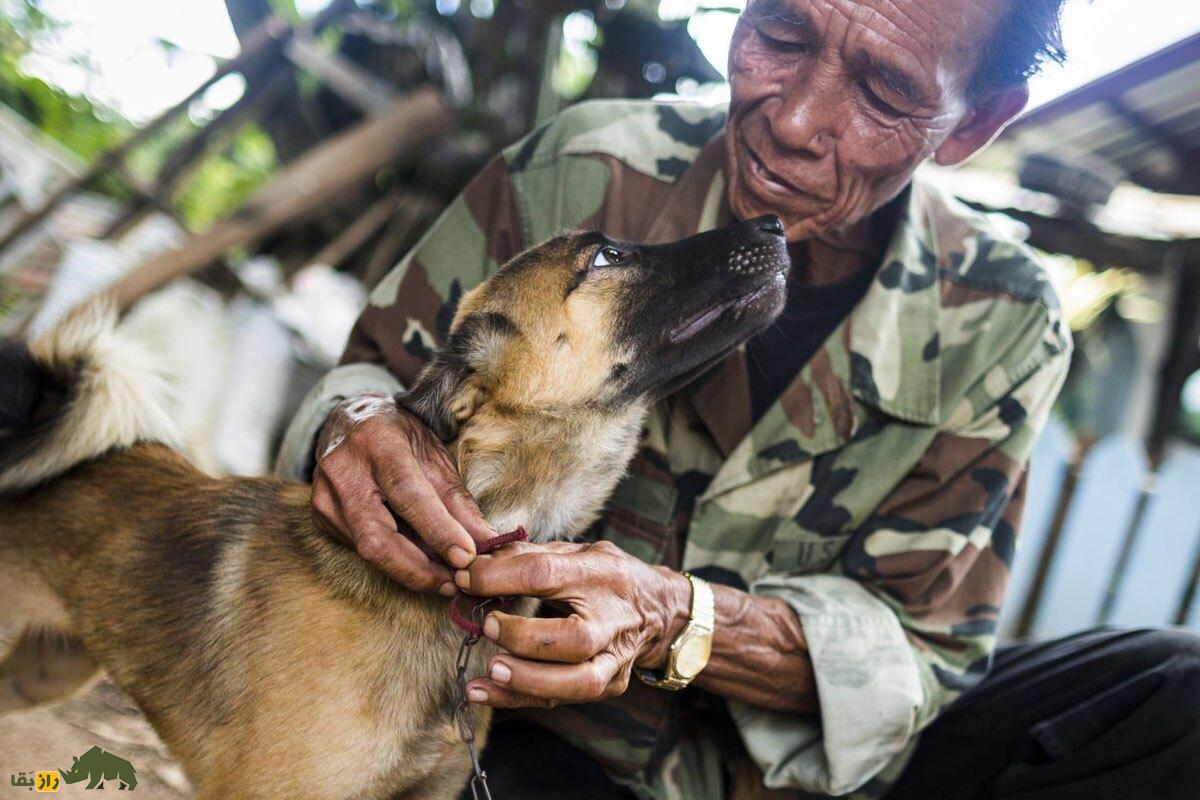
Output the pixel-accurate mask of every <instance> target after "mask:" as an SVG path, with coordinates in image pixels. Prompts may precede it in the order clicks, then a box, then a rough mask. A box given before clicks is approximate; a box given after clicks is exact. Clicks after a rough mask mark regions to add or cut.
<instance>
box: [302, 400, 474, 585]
mask: <svg viewBox="0 0 1200 800" xmlns="http://www.w3.org/2000/svg"><path fill="white" fill-rule="evenodd" d="M312 515H313V520H314V521H315V522H316V524H317V526H318V527H320V528H321V529H322V530H324V531H325V532H327V533H329V534H331V535H333V536H336V537H338V538H340V539H342V540H343V541H345V542H346V543H348V544H350V545H351V546H353V547H354V549H355V550H356V551H358V553H359V555H361V556H362V557H363V558H364V559H366V560H367V561H369V562H371V563H372V564H374V565H375V566H376V567H378V568H379V569H381V570H383V571H384V572H385V573H387V574H388V575H389V576H391V577H392V578H394V579H395V580H397V581H399V582H400V583H402V584H404V585H405V586H407V587H409V588H410V589H414V590H417V591H435V590H436V591H438V592H440V593H441V594H443V595H446V596H450V595H453V594H454V593H455V588H454V583H453V582H452V581H451V576H450V571H449V570H447V569H446V568H445V567H444V566H442V565H440V564H438V563H436V562H435V561H433V560H431V559H430V558H429V557H428V556H427V555H426V554H425V553H424V552H422V550H421V549H420V548H419V547H418V546H417V545H416V544H415V543H414V542H413V541H410V540H409V539H408V537H406V536H404V535H401V534H400V532H399V525H403V524H407V525H408V526H409V527H410V528H411V529H412V532H413V534H414V535H415V536H416V537H417V538H419V539H420V540H421V541H422V542H424V543H425V544H426V545H427V546H428V547H429V548H430V549H431V550H432V551H434V552H436V553H438V554H440V555H441V556H442V558H444V559H445V560H446V562H447V563H449V564H450V565H452V566H453V567H457V568H461V567H465V566H467V565H468V564H470V563H471V560H472V559H473V558H474V557H475V552H476V550H475V545H476V543H477V542H483V541H486V540H488V539H491V538H493V537H494V536H495V535H496V532H495V531H494V530H493V529H492V528H491V526H490V525H488V523H487V522H486V521H485V520H484V519H483V515H482V514H480V512H479V506H478V505H476V504H475V500H474V499H473V498H472V497H471V496H470V494H469V493H468V492H467V490H466V488H465V487H464V486H463V484H462V481H461V480H460V478H459V476H458V471H457V470H456V469H455V467H454V464H453V462H452V461H451V459H450V454H449V453H447V452H446V448H445V447H444V446H443V445H442V443H441V442H440V441H439V440H438V438H437V437H436V436H435V435H434V434H433V433H432V432H431V431H430V430H429V429H428V428H427V427H425V424H424V423H423V422H422V421H421V420H420V419H419V418H417V417H416V416H415V415H413V414H411V413H409V412H408V411H405V410H404V409H401V408H399V407H398V406H397V405H396V402H395V400H394V399H393V398H391V397H388V396H386V395H361V396H358V397H354V398H351V399H349V400H347V401H345V402H344V403H342V404H341V405H339V406H338V407H337V408H335V409H334V410H333V413H331V414H330V415H329V419H328V420H327V421H326V423H325V427H324V428H323V429H322V431H321V436H320V438H319V441H318V442H317V466H316V470H315V471H314V472H313V488H312ZM397 518H399V522H398V520H397Z"/></svg>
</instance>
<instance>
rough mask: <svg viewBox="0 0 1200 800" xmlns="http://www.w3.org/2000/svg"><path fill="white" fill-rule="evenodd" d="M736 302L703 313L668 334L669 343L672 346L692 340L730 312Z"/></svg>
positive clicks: (732, 301)
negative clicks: (726, 312) (714, 321)
mask: <svg viewBox="0 0 1200 800" xmlns="http://www.w3.org/2000/svg"><path fill="white" fill-rule="evenodd" d="M735 302H736V301H734V300H731V301H730V302H728V303H723V304H721V305H719V306H715V307H714V308H710V309H709V310H708V311H703V312H701V313H700V314H698V315H697V316H694V317H692V318H691V319H690V320H688V321H687V322H685V323H683V324H682V325H680V326H679V327H678V328H675V329H674V330H673V331H671V332H670V333H669V334H667V341H669V342H670V343H671V344H679V343H680V342H682V341H683V340H685V339H690V338H691V337H693V336H695V335H696V334H697V333H699V332H700V331H702V330H704V329H705V328H707V327H708V326H709V325H710V324H712V322H713V320H715V319H716V318H717V317H719V316H721V315H722V314H724V313H725V311H726V310H728V308H729V307H730V306H732V305H733V304H734V303H735Z"/></svg>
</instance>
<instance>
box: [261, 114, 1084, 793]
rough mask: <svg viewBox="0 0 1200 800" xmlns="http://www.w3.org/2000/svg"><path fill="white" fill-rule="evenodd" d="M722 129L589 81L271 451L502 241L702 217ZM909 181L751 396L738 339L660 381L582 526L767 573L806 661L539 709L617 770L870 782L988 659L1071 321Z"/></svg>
mask: <svg viewBox="0 0 1200 800" xmlns="http://www.w3.org/2000/svg"><path fill="white" fill-rule="evenodd" d="M723 128H724V109H723V108H720V107H713V106H704V105H698V104H665V103H652V102H641V101H638V102H632V101H615V102H614V101H601V102H593V103H585V104H582V105H579V106H576V107H574V108H572V109H570V110H568V111H567V112H565V113H563V114H562V115H560V116H559V117H558V118H556V119H555V120H552V121H551V122H550V123H549V124H547V125H546V126H544V127H542V128H540V129H538V130H537V131H535V132H533V133H532V134H530V135H529V136H527V137H526V138H525V139H524V140H522V141H520V142H518V143H516V144H514V145H513V146H511V147H509V148H508V149H507V150H505V151H504V153H503V154H502V156H500V157H497V158H496V159H495V160H493V161H492V162H491V164H490V165H489V166H488V167H487V168H486V169H484V171H483V172H482V173H481V174H480V175H479V176H478V177H477V178H476V179H475V181H474V182H472V183H471V185H470V186H469V187H468V188H467V189H466V190H465V191H464V193H463V195H462V196H461V197H459V198H458V199H457V200H456V201H455V202H454V203H453V205H451V206H450V207H449V208H448V209H447V210H446V212H445V213H444V214H443V215H442V217H441V218H440V219H439V220H438V221H437V222H436V223H435V224H434V226H433V227H432V228H431V229H430V230H429V232H428V233H427V234H426V235H425V237H424V238H423V239H422V240H421V241H420V242H419V244H418V245H417V246H416V248H415V249H414V251H413V252H412V253H410V254H409V255H408V256H407V257H406V258H405V259H404V260H403V261H402V262H401V263H400V264H399V265H398V266H397V267H396V268H395V270H393V271H392V272H391V274H389V275H388V276H387V277H386V278H385V279H384V280H383V281H382V282H381V283H380V284H379V286H378V287H376V288H375V290H374V291H373V293H372V295H371V298H370V304H369V306H368V307H367V308H366V310H364V311H363V313H362V315H361V317H360V318H359V320H358V323H357V325H356V327H355V328H354V331H353V333H352V334H351V337H350V341H349V344H348V346H347V348H346V352H345V356H344V358H343V365H342V366H340V367H338V368H337V369H335V370H333V371H332V372H331V373H330V374H329V375H328V376H326V378H325V379H324V380H323V381H322V382H321V383H320V384H319V385H318V386H317V387H316V388H315V389H314V391H313V393H312V394H311V395H310V396H309V398H308V400H307V401H306V403H305V406H304V408H303V409H302V410H301V412H300V414H299V416H298V417H297V419H296V420H295V422H294V423H293V426H292V428H291V430H290V431H289V434H288V436H287V437H286V440H285V443H284V448H283V452H282V454H281V459H280V466H281V469H282V470H283V471H284V472H287V473H290V474H292V475H293V476H295V477H299V478H305V477H307V476H308V474H309V470H310V468H311V460H312V449H313V441H314V439H315V434H316V432H317V429H318V427H319V425H320V424H321V422H322V421H323V420H324V418H325V416H326V415H327V414H328V412H329V410H330V409H331V408H332V406H333V405H335V404H336V403H337V402H339V401H340V400H341V399H342V398H344V397H345V396H347V395H350V394H353V393H355V392H359V391H363V390H385V391H394V390H396V389H398V388H400V387H401V386H402V385H403V384H405V383H407V382H409V381H411V380H412V379H413V377H414V376H415V375H416V374H417V372H418V371H419V370H420V368H421V366H422V364H423V363H424V362H425V360H426V359H427V358H428V357H429V355H430V351H431V349H432V348H433V347H434V346H435V345H436V343H437V342H438V341H439V340H440V339H441V337H442V336H443V335H444V334H445V332H446V327H447V325H448V322H449V320H450V319H451V317H452V314H453V310H454V307H455V304H456V302H457V301H458V299H459V298H460V297H461V295H462V293H463V292H464V291H465V290H467V289H469V288H470V287H471V286H473V285H474V284H476V283H477V282H479V281H481V280H482V279H483V278H484V277H485V276H487V275H488V274H489V273H491V272H492V271H494V270H495V269H496V268H497V267H498V265H500V264H502V263H504V262H505V261H506V260H508V259H509V258H511V257H512V256H514V255H515V254H517V253H518V252H519V251H521V250H522V249H523V248H525V247H527V246H529V245H532V244H536V243H538V242H540V241H541V240H543V239H545V238H547V237H549V236H550V235H552V234H554V233H555V232H558V231H561V230H563V229H570V228H581V227H586V228H598V229H601V230H603V231H604V232H605V233H607V234H609V235H611V236H614V237H616V238H620V239H626V240H630V241H641V242H661V241H670V240H673V239H677V238H682V237H684V236H688V235H690V234H692V233H695V232H697V231H699V230H704V229H707V228H711V227H714V226H715V225H716V224H718V223H719V221H720V220H721V219H722V218H723V215H728V214H729V212H728V210H727V205H726V202H725V179H724V175H723V155H722V141H721V138H722V136H723ZM905 202H906V204H907V208H906V209H905V210H904V211H903V212H902V213H901V215H900V220H899V222H898V223H897V228H896V230H895V233H894V235H893V237H892V240H891V242H890V245H889V246H888V248H887V250H886V254H885V256H884V260H883V263H882V265H881V267H880V269H879V272H878V274H877V277H876V279H875V281H874V283H873V284H872V286H871V287H870V289H869V290H868V292H867V294H866V296H865V297H864V298H863V300H862V301H861V302H860V303H859V305H858V306H857V307H856V308H855V309H854V310H853V311H852V313H851V314H850V316H849V317H848V318H847V319H846V320H845V321H844V322H843V323H842V324H841V326H840V327H839V328H838V329H837V330H836V331H835V333H834V334H833V335H832V336H831V337H830V338H829V340H828V341H827V342H826V343H825V344H824V346H823V347H822V348H821V349H820V350H819V351H818V352H817V353H816V355H814V356H813V358H812V359H811V361H810V362H809V363H808V364H807V365H806V366H805V367H804V368H803V369H802V370H801V372H800V373H799V375H798V376H797V377H796V378H795V379H794V381H793V382H792V383H791V385H790V386H789V387H788V388H787V389H786V391H785V392H784V394H783V395H782V396H781V397H780V398H779V399H778V401H776V402H775V404H774V405H773V406H772V407H771V408H769V409H768V410H767V412H766V413H765V414H764V415H763V416H761V417H760V418H759V419H757V420H752V419H751V416H750V410H749V409H750V401H749V391H748V387H747V373H746V362H745V357H744V353H743V352H736V353H734V354H733V355H731V356H730V357H729V358H727V359H726V360H725V361H724V362H722V363H721V364H720V365H719V366H717V367H716V368H714V369H713V370H712V371H710V372H709V373H708V374H707V375H706V376H704V377H703V378H701V379H700V381H698V382H697V383H695V384H693V385H691V386H689V387H687V388H685V389H683V390H681V391H680V392H678V393H677V394H675V395H674V396H672V397H669V398H667V399H666V400H664V401H663V402H661V403H660V404H658V405H657V406H656V407H655V408H654V409H653V411H652V413H651V416H650V418H649V421H648V423H647V426H646V430H645V433H644V438H643V444H642V447H641V450H640V452H639V454H638V456H637V457H636V459H635V461H634V463H633V464H632V466H631V469H630V473H629V475H628V476H627V478H626V479H625V480H624V481H623V482H622V483H621V484H620V486H619V487H618V489H617V490H616V492H615V494H614V495H613V497H612V499H611V501H610V503H609V506H608V508H607V510H606V512H605V515H604V517H603V519H602V520H601V523H600V524H598V525H597V526H596V528H595V529H594V532H595V535H597V536H599V537H603V538H606V539H610V540H612V541H614V542H616V543H617V544H619V545H620V546H622V547H623V548H625V549H626V550H627V551H629V552H631V553H633V554H635V555H637V556H638V557H640V558H642V559H644V560H646V561H649V562H654V563H663V564H668V565H670V566H672V567H675V568H682V569H689V570H692V571H693V572H696V573H698V574H700V575H701V576H705V577H707V578H709V579H710V580H713V581H719V582H722V583H726V584H730V585H733V586H737V587H741V588H743V589H746V590H747V591H750V592H753V593H756V594H761V595H773V596H778V597H781V598H783V599H784V600H786V601H787V602H788V603H789V604H790V605H791V606H792V607H793V608H794V609H795V611H796V613H797V615H799V618H800V620H801V623H802V627H803V630H804V633H805V635H806V638H807V641H808V646H809V648H810V652H811V658H812V665H813V669H814V673H815V678H816V685H817V691H818V697H819V704H820V712H819V714H818V715H811V716H806V715H793V714H784V713H778V712H773V711H769V710H765V709H762V708H753V707H748V706H745V705H741V704H737V703H732V702H729V703H726V702H725V701H723V700H721V699H719V698H716V697H713V696H711V695H708V694H706V693H704V692H702V691H699V690H695V689H693V690H688V691H685V692H683V693H680V694H672V693H668V692H662V691H657V690H653V689H650V688H648V687H645V686H641V685H635V686H633V687H631V688H630V690H629V691H628V692H627V693H626V694H625V695H624V696H623V697H621V698H617V699H616V700H613V701H611V702H606V703H601V704H592V705H582V706H565V707H559V708H557V709H554V710H552V711H539V712H536V714H535V715H536V716H538V717H539V721H540V722H542V723H543V724H546V725H547V726H549V727H551V728H553V729H555V730H557V731H559V732H560V733H562V734H563V735H564V736H566V737H567V738H569V739H571V740H572V741H574V742H575V744H577V745H578V746H579V747H581V748H582V749H584V750H585V751H587V752H589V753H590V754H591V755H592V756H594V757H595V758H596V759H597V760H598V761H600V762H601V763H602V764H604V765H605V767H606V768H607V769H608V770H609V772H610V774H612V775H613V776H614V777H616V778H617V779H619V780H620V781H621V782H623V783H625V784H626V785H628V786H630V787H631V788H633V790H634V791H635V792H636V793H637V794H638V795H639V796H640V797H643V798H655V799H656V800H665V799H666V798H671V799H672V800H718V799H719V798H726V797H764V798H765V797H779V798H799V797H805V796H808V795H810V794H815V795H843V794H849V793H851V792H854V793H856V794H855V796H862V797H876V796H879V795H881V794H882V793H883V792H884V791H886V787H887V786H888V784H889V782H890V781H891V780H893V779H894V778H895V777H896V776H897V775H898V774H899V772H900V770H901V769H902V768H903V766H904V764H905V763H906V760H907V756H908V754H909V753H910V752H911V749H912V747H913V745H914V743H915V741H916V738H917V735H918V733H919V731H920V730H921V729H922V727H923V726H925V725H927V724H928V723H929V722H930V720H932V719H933V718H934V716H935V715H936V714H937V713H938V711H939V709H941V708H942V707H944V706H945V705H946V704H947V703H948V702H950V701H951V700H953V699H954V698H955V697H956V696H957V695H958V694H959V693H961V692H962V691H963V690H965V689H967V688H969V687H970V686H971V685H972V684H974V683H975V682H977V681H978V680H979V679H980V678H981V677H982V675H983V674H984V673H985V672H986V670H987V668H988V664H989V653H990V651H991V649H992V646H993V642H994V631H995V626H996V617H997V612H998V607H999V605H1000V603H1001V601H1002V599H1003V597H1004V588H1005V584H1006V582H1007V578H1008V573H1009V565H1010V564H1011V561H1012V558H1013V552H1014V548H1015V540H1016V530H1017V527H1018V521H1019V517H1020V512H1021V507H1022V499H1023V490H1024V486H1025V468H1026V463H1027V459H1028V457H1029V454H1030V450H1031V448H1032V446H1033V443H1034V439H1035V437H1036V436H1037V434H1038V432H1039V430H1040V429H1041V428H1042V426H1043V424H1044V423H1045V421H1046V417H1047V415H1048V413H1049V410H1050V406H1051V404H1052V402H1053V400H1054V398H1055V395H1056V394H1057V392H1058V389H1059V387H1060V385H1061V383H1062V380H1063V378H1064V375H1065V372H1066V368H1067V362H1068V359H1069V353H1070V348H1071V343H1070V339H1069V334H1068V332H1067V330H1066V326H1065V324H1064V323H1063V321H1062V319H1061V317H1060V314H1059V310H1058V305H1057V302H1056V299H1055V297H1054V293H1053V290H1052V289H1051V287H1050V286H1049V284H1048V283H1047V280H1046V275H1045V273H1044V272H1043V271H1042V268H1041V267H1040V266H1039V264H1038V261H1037V260H1036V258H1035V257H1034V255H1033V254H1032V253H1031V252H1030V251H1029V250H1027V249H1026V248H1025V247H1023V246H1021V245H1020V244H1015V243H1012V242H1011V241H1008V240H1006V238H1005V236H1004V234H1003V233H1001V232H1000V231H999V230H998V229H997V228H996V227H994V226H993V224H992V223H991V222H990V221H989V220H988V219H986V218H985V217H983V216H981V215H978V214H975V213H973V212H972V211H970V210H969V209H967V208H965V207H964V206H962V205H960V204H959V203H957V202H956V201H954V200H953V199H951V198H948V197H946V196H944V195H943V194H941V193H940V192H939V191H937V190H935V189H933V188H931V187H930V186H927V185H925V184H924V182H923V181H921V180H920V179H918V180H917V181H915V182H914V184H913V186H912V187H911V188H910V189H909V190H908V194H907V197H906V200H905ZM530 713H535V712H530ZM764 785H765V786H766V787H771V788H772V789H774V790H776V791H768V790H767V789H765V788H764Z"/></svg>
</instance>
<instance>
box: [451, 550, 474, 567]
mask: <svg viewBox="0 0 1200 800" xmlns="http://www.w3.org/2000/svg"><path fill="white" fill-rule="evenodd" d="M446 561H448V562H449V563H450V566H452V567H454V568H456V569H462V568H463V567H466V566H469V565H470V564H471V554H470V553H468V552H467V551H466V550H463V549H462V548H461V547H459V546H458V545H452V546H450V547H448V548H446Z"/></svg>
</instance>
